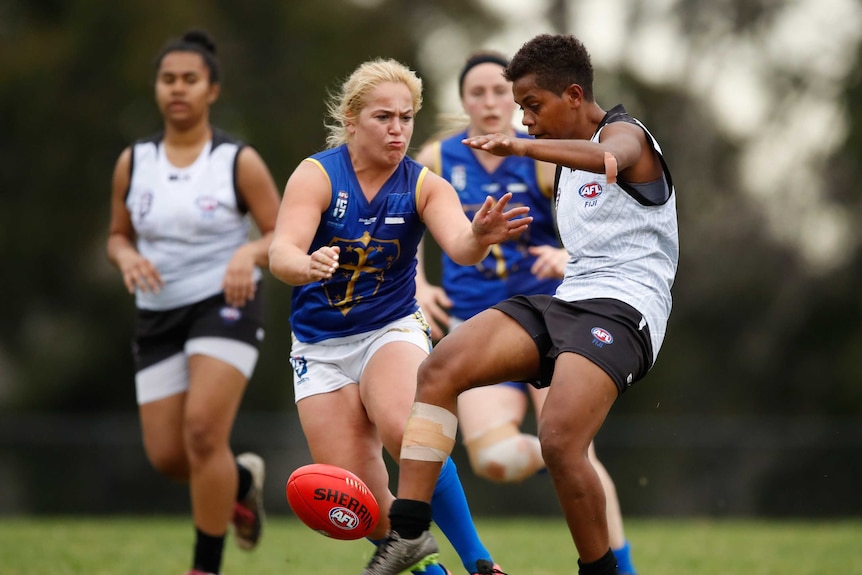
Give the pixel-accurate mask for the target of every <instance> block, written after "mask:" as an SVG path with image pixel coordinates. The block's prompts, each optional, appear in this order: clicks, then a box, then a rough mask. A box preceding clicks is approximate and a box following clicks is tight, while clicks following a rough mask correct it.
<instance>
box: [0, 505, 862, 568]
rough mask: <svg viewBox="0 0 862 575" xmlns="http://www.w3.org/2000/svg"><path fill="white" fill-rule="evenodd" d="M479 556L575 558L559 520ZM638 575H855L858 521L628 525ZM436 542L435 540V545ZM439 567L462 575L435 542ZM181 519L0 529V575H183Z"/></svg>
mask: <svg viewBox="0 0 862 575" xmlns="http://www.w3.org/2000/svg"><path fill="white" fill-rule="evenodd" d="M478 526H479V530H480V533H481V534H482V537H483V539H484V541H485V543H486V545H487V546H488V547H489V548H490V549H491V551H492V552H493V553H494V559H495V560H496V561H497V562H499V563H500V564H501V565H502V566H503V568H504V570H506V571H507V572H508V573H509V574H510V575H552V574H553V575H574V574H575V573H577V567H576V565H575V559H576V553H575V549H574V546H573V545H572V543H571V541H570V539H569V534H568V531H567V530H566V528H565V524H564V523H563V522H562V521H561V520H557V519H506V520H496V519H490V518H489V519H480V520H478ZM626 532H627V535H628V538H629V539H630V541H631V542H632V547H633V557H634V561H635V566H636V567H637V568H638V571H639V573H640V575H678V574H683V573H685V574H697V575H823V574H825V573H841V574H842V575H844V574H852V573H856V574H862V552H860V551H859V545H860V542H862V520H853V521H850V520H844V521H832V522H827V521H817V522H815V521H742V520H696V519H678V520H677V519H666V520H665V519H632V518H628V519H626ZM438 535H439V533H438ZM438 541H440V542H441V545H442V561H443V563H445V564H446V565H447V567H449V569H450V570H451V571H452V572H453V573H454V574H455V575H461V574H463V573H464V571H463V569H461V567H460V564H459V561H458V559H457V557H456V556H455V553H454V551H452V549H451V547H449V546H448V545H446V544H445V543H444V541H443V540H442V538H440V537H438ZM191 545H192V527H191V524H190V521H189V520H188V519H184V518H180V517H167V518H152V517H147V518H138V517H117V518H102V517H100V518H68V517H63V518H30V517H5V518H0V573H2V574H3V575H72V574H76V575H77V574H87V575H109V574H110V575H120V574H122V575H139V574H140V575H144V574H146V575H154V574H156V575H182V574H183V573H185V571H186V570H187V569H188V566H189V562H190V560H191ZM370 555H371V550H370V544H369V543H367V542H365V541H334V540H330V539H327V538H325V537H323V536H321V535H318V534H317V533H314V532H313V531H311V530H309V529H307V528H306V527H305V526H303V525H302V524H300V523H299V522H298V521H296V520H294V519H288V518H271V519H270V521H269V523H268V524H267V527H266V531H265V534H264V539H263V540H262V542H261V546H260V548H259V549H258V550H256V551H254V552H252V553H244V552H241V551H239V550H238V549H237V548H236V547H235V546H234V545H233V543H232V541H229V542H228V547H227V549H226V552H225V564H224V569H223V573H225V574H226V575H245V574H249V575H269V574H272V575H306V574H307V575H351V574H353V575H358V574H359V572H360V571H361V570H362V567H363V566H364V564H365V562H366V560H367V559H368V558H369V557H370Z"/></svg>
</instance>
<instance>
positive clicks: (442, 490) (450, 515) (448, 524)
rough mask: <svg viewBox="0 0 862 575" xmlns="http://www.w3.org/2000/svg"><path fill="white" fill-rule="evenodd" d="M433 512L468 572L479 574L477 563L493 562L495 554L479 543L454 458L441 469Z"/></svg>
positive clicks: (432, 503) (436, 521) (449, 459)
mask: <svg viewBox="0 0 862 575" xmlns="http://www.w3.org/2000/svg"><path fill="white" fill-rule="evenodd" d="M431 510H432V513H433V516H434V523H436V524H437V527H439V528H440V531H442V532H443V535H445V536H446V539H448V540H449V543H451V544H452V547H453V548H454V549H455V552H457V553H458V557H459V558H460V559H461V563H462V564H463V565H464V568H465V569H466V570H467V573H474V572H475V571H476V561H478V560H479V559H485V560H489V561H491V554H490V553H489V552H488V550H487V549H486V548H485V546H484V545H483V544H482V541H480V540H479V534H478V533H477V532H476V526H475V525H474V524H473V516H472V515H471V514H470V507H469V505H467V496H466V495H465V494H464V486H463V485H461V479H460V478H459V477H458V468H457V467H456V466H455V462H454V461H452V458H451V457H450V458H448V459H447V460H446V463H444V464H443V469H441V470H440V477H439V478H438V479H437V485H436V487H435V488H434V495H433V496H432V497H431Z"/></svg>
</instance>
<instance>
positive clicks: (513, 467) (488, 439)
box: [464, 422, 545, 483]
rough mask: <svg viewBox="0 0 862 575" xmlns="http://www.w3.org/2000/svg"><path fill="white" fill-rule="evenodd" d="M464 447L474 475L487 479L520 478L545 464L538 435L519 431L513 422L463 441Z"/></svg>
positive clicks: (509, 480)
mask: <svg viewBox="0 0 862 575" xmlns="http://www.w3.org/2000/svg"><path fill="white" fill-rule="evenodd" d="M464 447H466V449H467V454H468V455H469V456H470V465H471V467H472V468H473V471H474V472H475V473H476V475H478V476H480V477H484V478H485V479H490V480H491V481H499V482H502V483H514V482H519V481H523V480H525V479H527V478H528V477H532V476H533V475H534V474H535V473H536V472H537V471H539V470H540V469H543V468H544V467H545V462H544V460H543V459H542V448H541V445H539V439H538V438H537V437H536V436H534V435H527V434H525V433H521V432H520V430H519V429H518V427H517V426H516V425H515V424H514V423H513V422H509V423H506V424H503V425H501V426H499V427H495V428H493V429H489V430H488V431H486V432H485V433H483V434H482V435H479V436H478V437H474V438H472V439H469V440H467V441H465V442H464Z"/></svg>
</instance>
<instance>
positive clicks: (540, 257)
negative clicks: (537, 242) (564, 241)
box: [529, 246, 569, 280]
mask: <svg viewBox="0 0 862 575" xmlns="http://www.w3.org/2000/svg"><path fill="white" fill-rule="evenodd" d="M529 249H530V255H533V256H536V261H535V262H533V266H532V267H531V268H530V272H532V274H533V275H534V276H536V277H537V278H538V279H540V280H546V279H552V278H556V279H563V275H564V274H565V272H566V263H567V262H568V261H569V253H568V252H567V251H566V250H564V249H563V248H555V247H554V246H531V247H530V248H529Z"/></svg>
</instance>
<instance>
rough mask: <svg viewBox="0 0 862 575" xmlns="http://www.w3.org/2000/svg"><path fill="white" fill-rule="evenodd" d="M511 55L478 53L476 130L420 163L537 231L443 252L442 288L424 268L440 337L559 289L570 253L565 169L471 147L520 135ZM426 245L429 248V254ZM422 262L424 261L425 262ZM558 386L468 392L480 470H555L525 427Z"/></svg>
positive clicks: (510, 385) (628, 572)
mask: <svg viewBox="0 0 862 575" xmlns="http://www.w3.org/2000/svg"><path fill="white" fill-rule="evenodd" d="M508 65H509V61H508V59H507V58H506V57H505V56H503V55H502V54H500V53H498V52H493V51H479V52H476V53H474V54H472V55H470V56H469V57H468V58H467V60H466V62H465V63H464V66H463V67H462V69H461V72H460V74H459V76H458V88H459V95H460V97H461V105H462V107H463V108H464V111H465V112H466V113H467V120H468V125H467V126H466V128H461V129H457V130H454V133H453V134H451V135H448V136H445V137H442V138H440V139H437V140H435V141H432V142H431V143H430V144H428V145H426V146H424V147H423V148H422V150H421V151H420V152H419V154H418V155H417V156H416V160H417V161H418V162H419V163H421V164H424V165H426V166H428V167H429V168H430V169H431V170H433V171H434V172H435V173H437V174H439V175H441V176H443V178H445V179H446V180H448V181H449V182H450V183H451V184H452V185H453V186H454V187H455V190H456V191H457V192H458V197H459V199H460V200H461V204H462V206H463V207H464V211H465V212H466V214H467V216H468V217H471V216H472V215H473V212H474V211H475V209H476V208H477V207H478V206H479V205H481V203H482V201H484V199H485V197H486V195H487V194H492V195H494V196H495V197H497V196H500V195H502V194H505V193H507V192H511V193H512V194H513V196H512V201H511V203H510V205H526V206H529V207H530V215H532V216H533V223H532V224H530V229H529V230H527V231H526V232H525V233H523V234H521V235H520V236H518V237H515V238H512V239H510V240H507V241H505V242H502V243H500V244H498V245H495V246H493V247H492V248H491V253H490V254H488V256H486V257H485V259H484V260H482V261H481V262H479V263H478V264H476V265H474V266H462V265H458V264H457V263H455V262H454V261H452V258H450V257H449V256H447V255H446V254H443V261H442V288H441V287H438V286H434V285H431V284H430V283H428V281H427V279H426V278H425V274H424V270H423V269H422V266H421V265H420V266H419V269H418V270H417V274H416V299H417V301H418V302H419V306H420V307H421V308H422V310H423V312H425V315H426V317H427V318H428V321H429V323H430V324H431V334H432V337H433V339H434V340H435V341H437V340H438V339H440V337H442V335H443V333H444V330H451V329H454V328H455V327H457V326H458V325H460V324H461V323H463V322H464V321H466V320H468V319H470V318H471V317H473V316H474V315H476V314H478V313H479V312H481V311H484V310H486V309H488V308H490V307H491V306H493V305H495V304H497V303H500V302H501V301H503V300H505V299H506V298H509V297H511V296H514V295H517V294H524V295H532V294H549V295H553V293H554V292H555V291H556V289H557V286H559V285H560V280H562V279H563V271H564V269H565V265H566V262H567V261H568V259H569V255H568V253H566V250H565V249H563V247H562V245H561V244H560V241H559V239H558V237H557V229H556V224H555V223H554V214H553V209H552V201H553V200H552V198H553V184H554V170H555V166H554V165H553V164H549V163H547V162H540V161H538V160H534V159H532V158H528V157H520V156H507V157H501V156H495V155H494V154H491V153H490V152H486V151H484V150H475V149H473V148H470V147H468V146H465V145H464V144H463V143H462V141H463V140H464V138H467V137H470V136H477V135H481V134H492V133H502V134H508V135H509V136H511V137H526V138H528V137H529V136H527V135H526V134H517V133H516V131H515V129H514V127H513V124H512V119H513V115H514V114H515V111H516V109H517V106H518V105H517V104H516V103H515V100H514V99H513V98H512V83H511V82H509V81H508V80H506V79H505V78H504V77H503V70H505V68H506V66H508ZM421 249H422V246H421V245H420V252H421ZM419 261H420V262H422V261H423V258H421V257H420V258H419ZM547 394H548V389H547V388H543V389H537V388H535V387H533V386H530V385H527V384H525V383H515V382H507V383H501V384H497V385H491V386H488V387H477V388H475V389H470V390H467V391H465V392H464V393H462V394H461V395H460V396H459V397H458V425H459V427H460V430H461V434H462V436H463V442H464V446H465V448H466V450H467V454H468V455H469V458H470V464H471V466H472V468H473V471H474V472H475V473H476V474H477V475H479V476H480V477H484V478H486V479H490V480H492V481H498V482H518V481H522V480H524V479H526V478H528V477H530V476H532V475H533V474H535V473H536V471H538V470H540V469H544V468H545V462H544V460H543V459H542V450H541V446H540V445H539V438H538V437H536V436H535V435H531V434H528V433H522V432H521V430H520V427H521V425H522V423H523V421H524V417H525V415H526V413H527V408H528V403H529V401H530V400H532V403H533V406H534V408H535V411H536V416H537V418H539V417H540V416H541V408H542V405H543V404H544V401H545V397H547ZM589 453H590V458H591V459H592V461H593V465H594V467H595V468H596V471H597V472H598V473H599V477H600V478H601V480H602V485H603V487H604V489H605V495H606V497H607V501H608V503H607V519H608V532H609V534H610V543H611V549H613V551H614V555H615V556H616V557H617V563H618V564H619V568H620V573H621V575H634V574H635V569H634V566H633V565H632V561H631V553H630V545H629V543H628V542H627V541H626V538H625V534H624V531H623V521H622V515H621V513H620V505H619V500H618V498H617V494H616V493H617V492H616V486H615V485H614V482H613V479H611V476H610V475H609V474H608V472H607V470H606V469H605V467H604V466H603V465H602V464H601V462H600V461H599V460H598V459H597V457H596V455H595V448H594V447H593V446H592V445H591V446H590V450H589Z"/></svg>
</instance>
